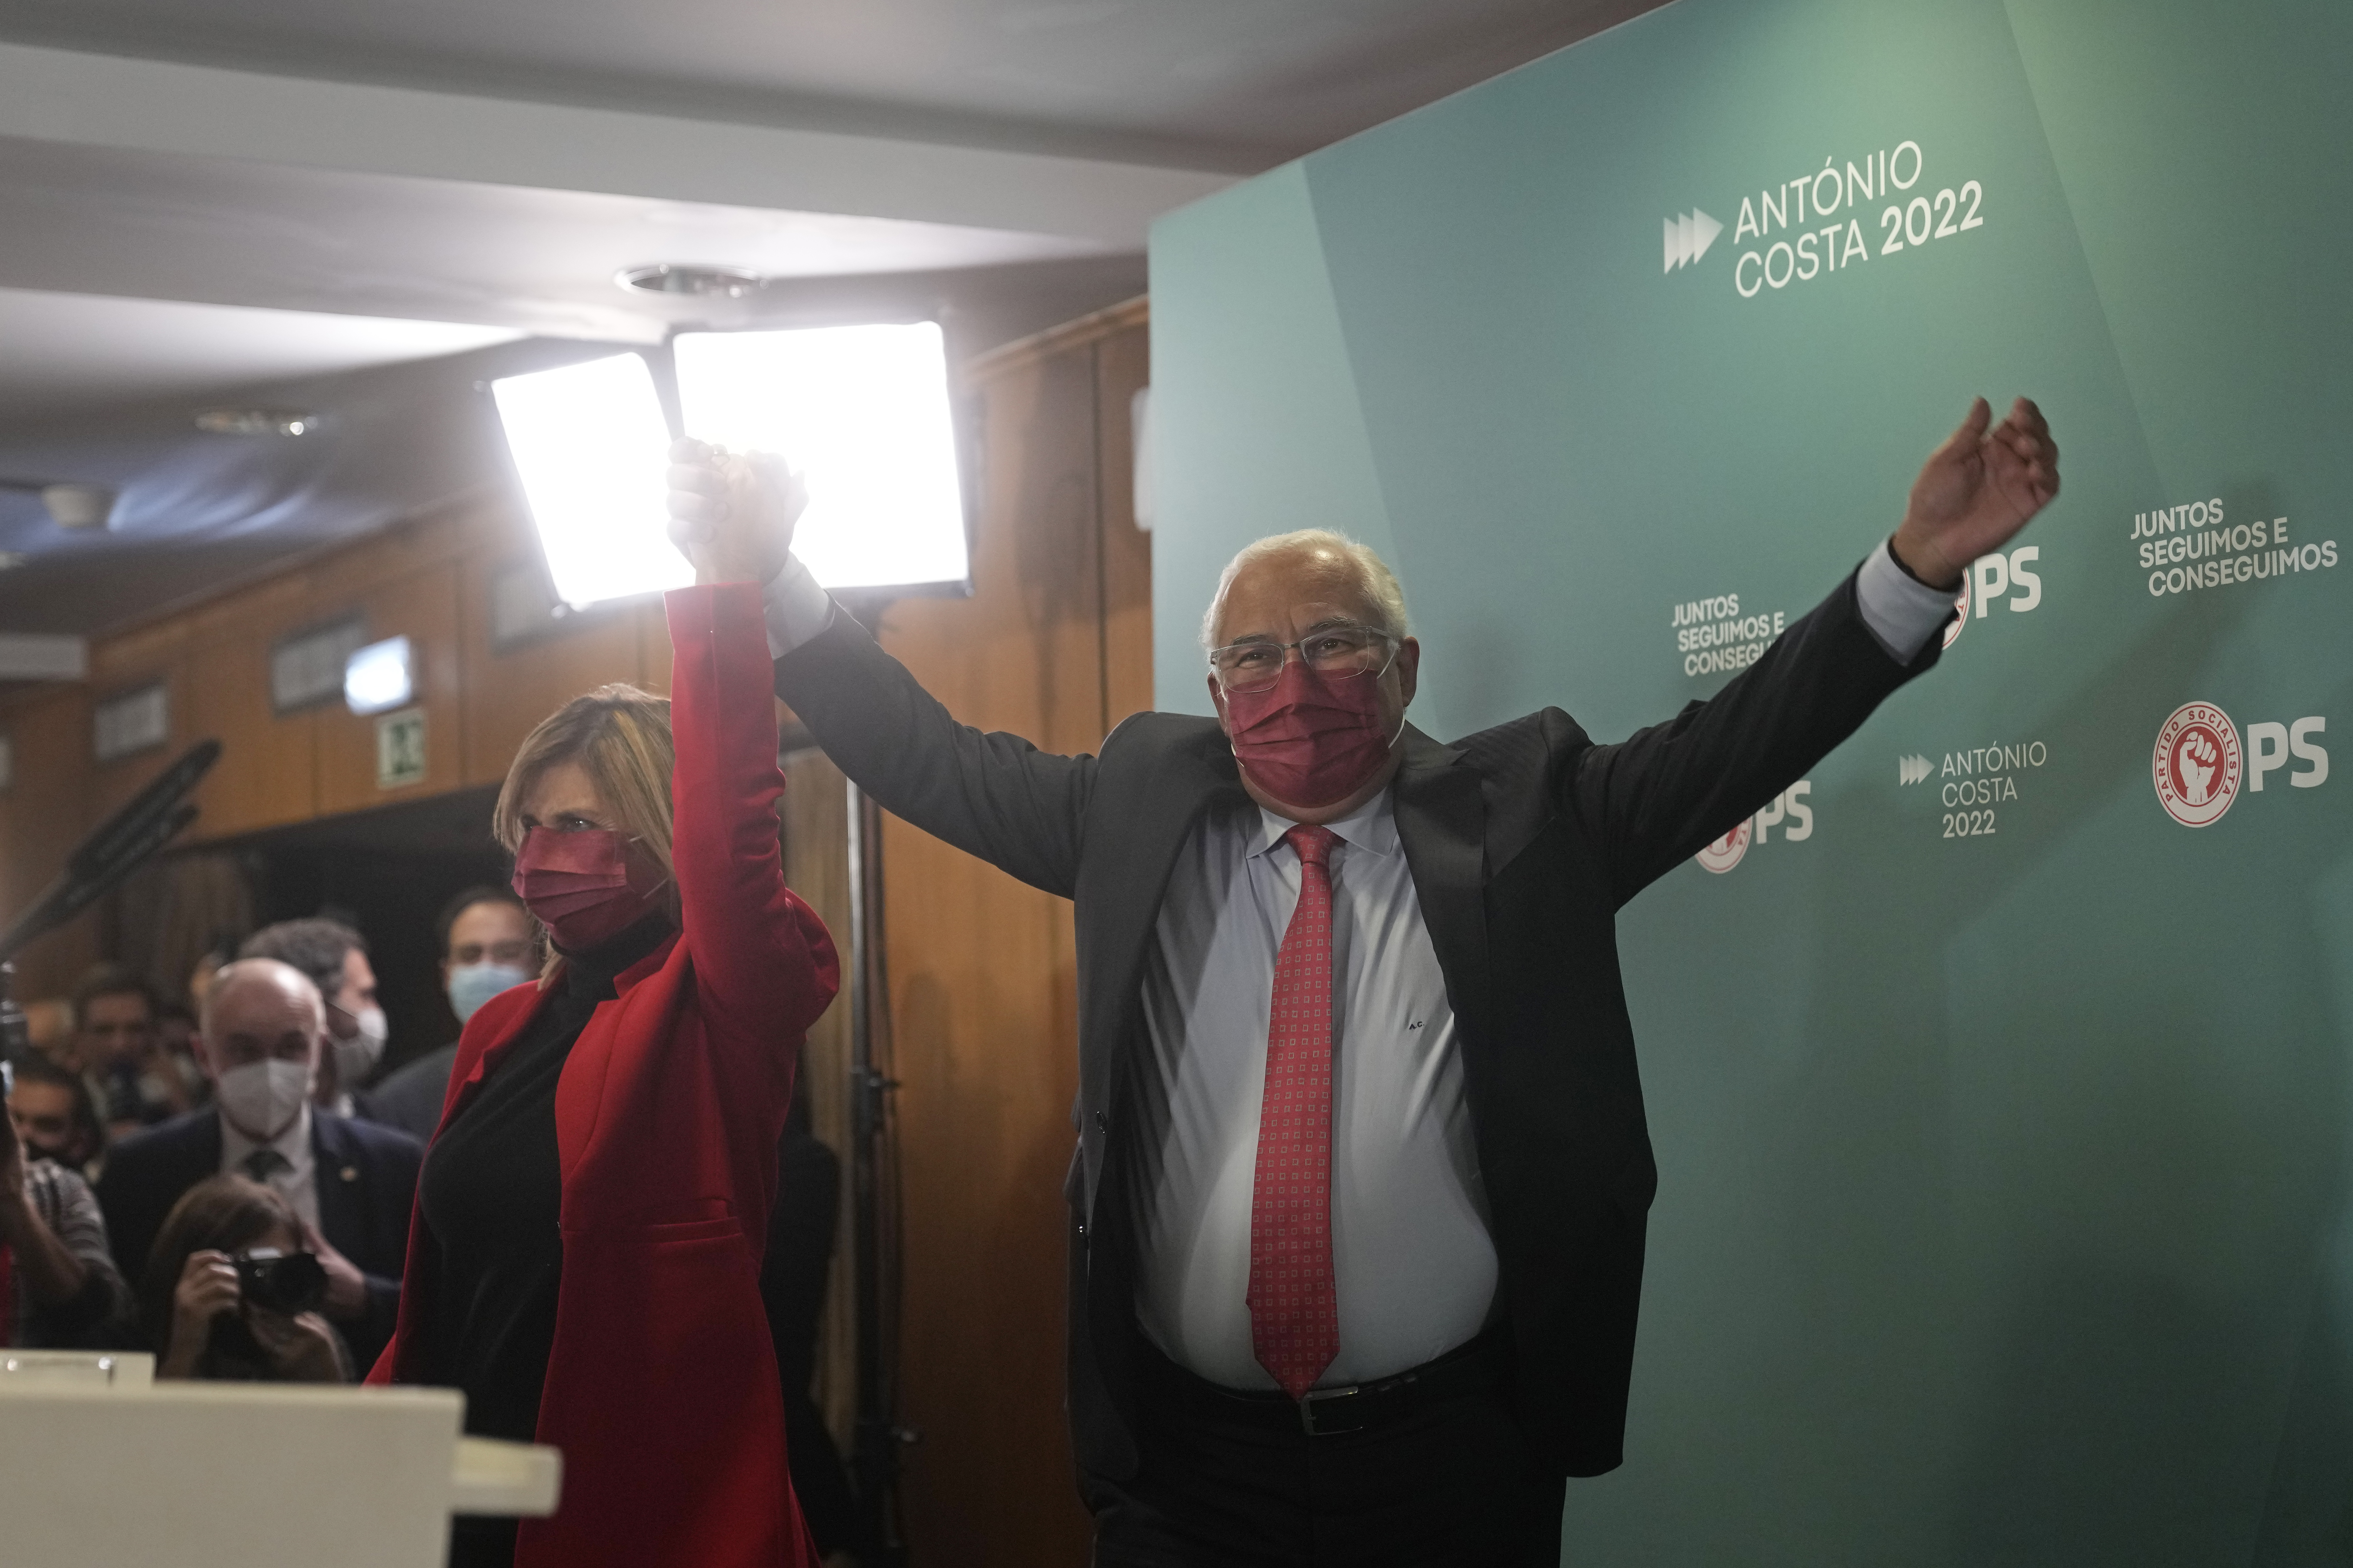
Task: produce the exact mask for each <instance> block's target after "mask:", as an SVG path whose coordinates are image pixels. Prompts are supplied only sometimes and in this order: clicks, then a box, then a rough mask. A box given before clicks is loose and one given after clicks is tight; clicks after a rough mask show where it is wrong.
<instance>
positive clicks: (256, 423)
mask: <svg viewBox="0 0 2353 1568" xmlns="http://www.w3.org/2000/svg"><path fill="white" fill-rule="evenodd" d="M320 424H321V420H320V418H319V416H317V415H315V414H311V413H308V412H305V411H304V410H302V409H299V408H207V409H206V410H205V411H204V412H203V413H202V414H199V415H197V416H196V428H197V429H199V430H204V431H208V432H209V433H211V434H212V435H215V436H308V435H311V433H313V432H314V431H316V430H317V429H318V428H319V426H320Z"/></svg>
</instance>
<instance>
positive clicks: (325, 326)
mask: <svg viewBox="0 0 2353 1568" xmlns="http://www.w3.org/2000/svg"><path fill="white" fill-rule="evenodd" d="M0 210H5V206H0ZM521 335H522V334H521V333H519V332H516V331H513V330H512V329H510V328H503V327H483V326H465V325H457V324H453V323H450V322H446V321H398V320H393V319H389V318H386V317H383V316H343V315H322V314H319V313H316V312H312V311H304V310H252V309H248V308H243V307H238V306H229V305H195V304H188V303H185V302H183V301H180V300H140V299H109V298H102V297H100V296H96V295H90V294H62V293H40V292H36V291H34V290H31V289H0V343H5V345H6V348H5V352H0V418H6V417H8V416H30V415H51V416H54V415H57V414H59V413H62V412H68V411H72V410H78V409H81V408H90V407H99V406H105V405H111V404H115V403H119V402H121V400H122V397H123V395H124V394H125V393H126V392H135V393H136V394H138V395H142V396H150V397H153V396H170V395H181V396H187V395H196V396H202V395H206V394H207V393H211V392H216V391H218V390H220V389H222V388H224V387H235V386H237V385H239V384H248V383H264V382H276V381H283V380H286V379H289V378H290V377H295V376H309V375H320V374H330V373H332V372H337V371H346V370H356V369H358V368H360V367H361V366H363V365H372V364H385V363H394V362H396V361H401V360H414V359H432V358H436V357H438V356H439V355H442V354H449V353H460V352H462V351H464V350H467V349H473V348H481V347H484V346H486V345H488V344H491V343H496V342H508V341H509V340H511V339H513V338H516V337H519V336H521ZM19 477H23V476H19Z"/></svg>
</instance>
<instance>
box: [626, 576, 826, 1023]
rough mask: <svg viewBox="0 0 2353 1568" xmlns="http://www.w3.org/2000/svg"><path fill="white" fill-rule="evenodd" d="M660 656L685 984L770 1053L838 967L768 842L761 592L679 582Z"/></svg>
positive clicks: (767, 712)
mask: <svg viewBox="0 0 2353 1568" xmlns="http://www.w3.org/2000/svg"><path fill="white" fill-rule="evenodd" d="M664 607H665V608H666V609H667V611H668V612H669V619H670V652H671V657H672V659H673V661H674V662H673V665H672V670H671V676H670V733H671V736H672V739H673V741H674V742H675V743H676V745H677V748H678V761H677V763H676V771H675V772H674V773H672V774H671V780H670V815H671V828H670V855H671V859H672V862H673V864H674V865H675V866H676V868H677V871H678V890H679V904H680V915H681V922H682V924H683V926H684V929H685V935H686V941H687V947H688V951H689V952H691V954H692V955H693V959H694V972H695V979H696V984H698V986H699V987H700V989H701V993H702V998H703V1001H704V1004H705V1005H706V1006H707V1007H708V1008H709V1009H710V1010H711V1012H712V1014H713V1015H714V1016H717V1017H719V1018H722V1019H724V1020H726V1021H727V1022H728V1023H729V1024H731V1025H733V1026H735V1027H736V1028H737V1029H739V1030H742V1031H744V1032H745V1037H752V1038H761V1039H768V1040H773V1041H776V1042H777V1043H778V1044H779V1047H780V1051H779V1055H780V1057H781V1058H782V1059H783V1060H784V1061H785V1062H786V1063H787V1064H788V1063H789V1061H790V1059H791V1058H790V1056H789V1052H788V1050H785V1049H782V1048H781V1047H789V1046H790V1045H791V1044H793V1043H797V1041H798V1040H799V1039H800V1037H801V1036H802V1035H803V1034H805V1033H806V1032H807V1029H808V1026H810V1025H811V1024H813V1023H815V1022H816V1021H817V1018H818V1014H820V1013H822V1012H824V1011H825V1009H826V1005H827V1004H828V1003H829V1002H831V1001H832V1000H833V995H834V993H835V992H836V991H837V990H838V989H839V987H840V983H841V967H840V963H839V960H838V959H837V958H836V957H835V954H834V950H833V942H832V941H831V939H830V938H828V936H827V934H826V930H825V926H824V924H823V922H821V921H819V920H818V918H817V915H816V913H815V912H814V911H813V910H810V909H809V907H808V906H807V904H805V903H803V902H802V901H801V900H800V899H799V898H798V897H797V895H796V894H794V892H793V891H792V890H791V889H788V888H786V886H785V865H784V856H783V853H782V851H781V849H780V848H779V847H778V844H777V840H776V800H777V797H778V796H780V795H783V794H784V790H785V776H784V774H783V773H781V772H779V771H778V770H777V767H776V702H775V700H774V699H773V698H772V697H771V696H770V695H769V690H768V679H769V672H768V645H767V637H766V634H765V632H764V631H763V630H762V629H761V617H760V591H759V589H758V588H757V587H755V586H754V584H750V583H714V584H704V585H700V586H696V587H692V588H681V589H678V590H676V591H674V592H672V593H671V594H670V595H668V596H667V598H666V600H665V606H664Z"/></svg>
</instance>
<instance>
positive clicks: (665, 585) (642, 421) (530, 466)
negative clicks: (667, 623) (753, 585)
mask: <svg viewBox="0 0 2353 1568" xmlns="http://www.w3.org/2000/svg"><path fill="white" fill-rule="evenodd" d="M491 394H492V395H493V397H495V399H496V400H497V403H498V409H499V420H500V423H501V425H503V426H505V428H506V437H507V448H508V450H509V452H511V453H512V456H513V458H514V466H515V473H516V476H517V477H518V478H519V479H521V480H522V491H523V499H524V500H525V501H527V502H528V503H529V505H530V507H531V515H532V521H533V524H534V525H536V527H537V528H538V530H539V540H540V544H541V547H542V548H543V550H544V551H545V552H546V554H547V571H548V575H549V576H550V577H551V578H553V579H554V584H555V591H556V593H557V594H558V595H560V596H562V598H563V599H564V600H565V603H567V604H570V605H591V604H595V603H596V602H597V601H599V600H603V599H617V598H622V597H625V596H627V595H632V594H647V593H655V592H659V591H661V590H664V589H669V588H680V587H684V586H686V585H687V584H691V583H692V582H693V581H694V568H693V567H692V566H691V565H690V564H688V563H687V560H686V557H685V556H683V555H681V554H680V553H679V552H678V549H677V547H676V546H674V545H672V544H671V543H670V535H669V531H668V526H667V519H668V517H669V486H668V480H667V477H666V476H667V474H668V472H669V465H670V426H669V423H668V421H667V420H666V419H665V418H664V416H663V415H662V407H661V400H660V399H659V397H658V396H656V395H655V393H654V382H653V375H652V373H651V372H650V371H649V370H648V368H647V366H646V362H645V360H644V359H643V358H641V357H640V356H638V355H637V354H634V353H620V354H614V355H611V356H610V357H608V358H606V359H596V360H589V361H586V362H585V363H580V364H572V365H565V366H564V367H563V368H562V369H560V370H543V371H538V372H535V373H533V374H529V375H515V376H508V377H506V378H505V379H503V380H501V381H497V382H494V383H492V384H491Z"/></svg>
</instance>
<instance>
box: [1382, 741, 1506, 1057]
mask: <svg viewBox="0 0 2353 1568" xmlns="http://www.w3.org/2000/svg"><path fill="white" fill-rule="evenodd" d="M1461 756H1462V753H1461V752H1459V751H1457V750H1456V749H1455V748H1453V747H1451V746H1441V745H1440V744H1439V743H1438V742H1435V741H1433V740H1431V739H1430V737H1429V736H1427V735H1425V734H1423V733H1422V732H1421V731H1419V730H1417V729H1414V728H1413V727H1412V726H1411V725H1408V726H1407V727H1406V750H1405V761H1404V763H1403V764H1402V765H1401V766H1400V767H1399V768H1398V776H1397V784H1396V791H1397V794H1396V810H1397V826H1398V842H1399V843H1400V844H1402V845H1403V846H1404V847H1405V859H1406V864H1407V866H1409V868H1411V869H1412V871H1413V887H1414V892H1415V894H1416V896H1417V897H1418V898H1419V900H1421V919H1422V923H1423V924H1424V925H1425V926H1427V927H1428V928H1429V931H1430V945H1431V946H1432V947H1434V948H1436V949H1437V950H1438V966H1439V968H1440V969H1441V970H1442V971H1444V972H1445V974H1446V990H1447V994H1448V996H1449V998H1450V999H1451V1001H1452V1003H1453V1005H1454V1011H1455V1015H1456V1016H1457V1017H1460V1018H1461V1019H1462V1020H1463V1022H1464V1023H1465V1024H1467V1025H1472V1026H1474V1029H1473V1030H1466V1037H1468V1035H1469V1034H1470V1033H1472V1032H1475V1025H1476V1023H1477V1022H1478V1020H1476V1019H1475V1018H1473V1017H1472V1011H1473V1009H1475V1008H1476V1007H1477V1006H1478V1005H1480V1003H1481V1002H1482V999H1483V998H1484V997H1485V996H1486V995H1487V992H1488V987H1487V913H1486V901H1485V889H1486V879H1487V878H1486V870H1487V858H1486V832H1487V806H1486V802H1485V801H1484V800H1483V799H1482V797H1481V795H1480V790H1479V777H1478V775H1477V774H1476V773H1473V772H1472V770H1471V769H1469V768H1467V767H1462V766H1460V765H1458V764H1459V763H1460V762H1461Z"/></svg>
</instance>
